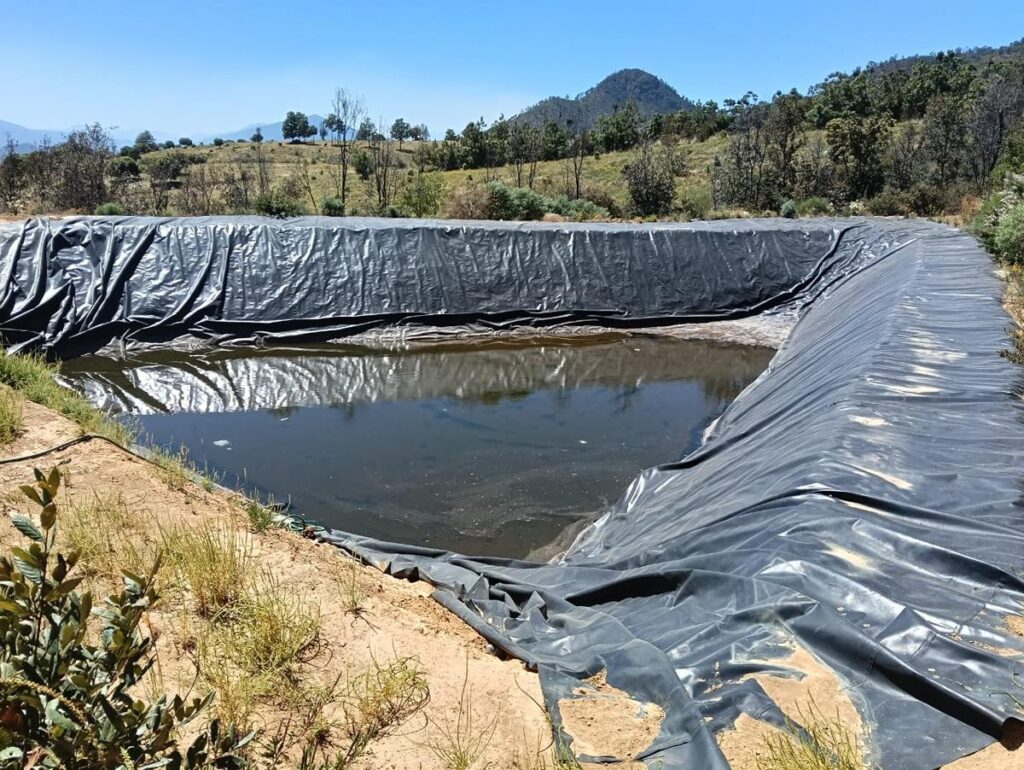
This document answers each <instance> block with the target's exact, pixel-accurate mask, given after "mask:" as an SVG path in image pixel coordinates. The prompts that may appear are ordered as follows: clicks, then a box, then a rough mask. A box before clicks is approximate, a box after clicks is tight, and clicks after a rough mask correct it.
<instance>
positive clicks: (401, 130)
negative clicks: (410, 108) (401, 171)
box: [391, 118, 410, 150]
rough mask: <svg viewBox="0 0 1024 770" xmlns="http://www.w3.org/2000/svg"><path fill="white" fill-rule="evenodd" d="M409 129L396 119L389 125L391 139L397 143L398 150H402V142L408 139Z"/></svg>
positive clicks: (403, 122) (399, 119)
mask: <svg viewBox="0 0 1024 770" xmlns="http://www.w3.org/2000/svg"><path fill="white" fill-rule="evenodd" d="M409 131H410V127H409V124H408V123H406V122H405V120H404V119H402V118H397V119H396V120H395V122H394V123H392V124H391V138H392V139H394V140H395V141H397V142H398V149H399V150H401V149H402V140H403V139H408V138H409Z"/></svg>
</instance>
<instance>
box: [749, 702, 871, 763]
mask: <svg viewBox="0 0 1024 770" xmlns="http://www.w3.org/2000/svg"><path fill="white" fill-rule="evenodd" d="M798 715H799V719H800V722H801V723H802V727H801V726H800V725H797V724H795V723H793V722H788V724H787V729H786V730H785V731H783V732H777V733H775V734H772V735H768V736H766V737H765V739H764V743H763V745H762V753H761V754H760V755H759V756H758V758H757V769H758V770H869V766H868V765H867V764H866V763H865V761H864V756H863V754H862V752H861V747H860V744H859V742H858V740H857V736H856V735H855V734H854V733H853V732H852V731H851V730H850V729H849V728H848V727H847V726H846V725H845V724H843V722H842V721H841V720H840V719H839V715H838V713H837V714H836V716H835V717H834V718H832V717H826V716H825V715H824V714H822V713H821V711H820V710H819V709H818V707H817V706H816V705H815V704H814V701H813V700H812V701H811V702H810V705H809V706H808V707H807V710H806V713H805V712H804V710H803V709H802V708H800V709H798Z"/></svg>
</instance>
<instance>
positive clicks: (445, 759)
mask: <svg viewBox="0 0 1024 770" xmlns="http://www.w3.org/2000/svg"><path fill="white" fill-rule="evenodd" d="M499 716H500V713H498V712H495V713H494V714H493V715H492V716H491V717H490V718H483V719H481V717H480V715H479V714H477V713H476V710H475V709H474V708H473V693H472V691H471V690H470V688H469V659H468V658H467V659H466V673H465V676H464V678H463V680H462V692H461V695H460V696H459V708H458V711H457V712H456V715H455V719H454V720H452V719H451V718H450V717H449V716H448V715H447V714H445V715H444V718H443V719H441V720H438V721H434V720H432V724H433V727H434V736H433V737H432V738H431V739H430V740H429V741H428V742H427V748H429V749H430V751H431V753H433V755H434V756H435V757H437V758H438V760H440V761H441V763H442V764H443V765H444V766H445V768H446V770H472V769H473V768H474V767H476V766H477V764H478V763H479V762H480V760H481V759H483V757H484V755H485V754H486V753H487V749H488V748H489V747H490V745H491V740H492V739H493V738H494V732H495V730H497V728H498V717H499Z"/></svg>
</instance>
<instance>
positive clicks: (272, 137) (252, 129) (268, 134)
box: [192, 115, 324, 142]
mask: <svg viewBox="0 0 1024 770" xmlns="http://www.w3.org/2000/svg"><path fill="white" fill-rule="evenodd" d="M306 117H307V118H308V119H309V124H310V125H311V126H316V127H318V128H319V127H320V124H321V123H323V121H324V119H323V117H322V116H320V115H307V116H306ZM283 124H284V120H279V121H277V122H276V123H253V124H252V125H248V126H243V127H242V128H239V129H236V130H234V131H225V132H224V133H221V134H194V135H193V136H192V139H193V140H195V141H197V142H209V141H211V140H213V139H216V138H218V137H219V138H220V139H249V138H250V137H251V136H252V135H253V134H255V133H256V129H257V128H258V129H259V130H260V133H262V134H263V138H264V140H266V141H268V142H280V141H284V134H282V133H281V126H282V125H283Z"/></svg>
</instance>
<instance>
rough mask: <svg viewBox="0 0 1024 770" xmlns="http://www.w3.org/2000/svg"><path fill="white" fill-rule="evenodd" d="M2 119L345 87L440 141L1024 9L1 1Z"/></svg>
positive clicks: (318, 98) (325, 94)
mask: <svg viewBox="0 0 1024 770" xmlns="http://www.w3.org/2000/svg"><path fill="white" fill-rule="evenodd" d="M0 6H2V7H0V24H2V26H3V28H4V31H3V44H2V46H0V72H2V73H3V75H2V76H0V119H3V120H8V121H11V122H14V123H19V124H21V125H25V126H28V127H31V128H46V129H60V128H63V127H66V126H70V125H76V124H81V123H84V122H92V121H99V122H101V123H103V124H104V125H117V126H120V127H121V128H122V129H126V128H130V129H137V128H143V127H148V128H152V129H156V130H160V131H165V132H169V133H171V134H174V135H178V134H185V135H187V134H189V133H194V134H201V133H211V132H217V131H228V130H231V129H235V128H239V127H241V126H243V125H247V124H251V123H256V122H270V121H274V120H280V119H281V118H282V117H283V114H284V112H285V111H286V110H289V109H298V110H302V111H305V112H308V113H314V112H315V113H319V114H325V113H326V112H327V110H328V105H329V101H330V96H331V94H332V92H333V89H334V87H335V86H336V85H341V86H344V87H346V88H348V89H350V90H352V91H354V92H356V93H358V94H361V95H363V97H364V100H365V102H366V105H367V107H368V109H369V111H370V113H371V115H373V116H375V117H376V116H379V117H383V118H386V119H389V120H390V119H393V118H395V117H398V116H402V117H405V118H406V119H407V120H409V121H412V122H417V123H418V122H425V123H427V124H428V126H429V127H430V128H431V130H432V131H433V132H434V133H435V134H440V133H442V132H443V130H444V129H445V128H447V127H453V128H456V129H461V128H462V127H463V126H464V125H465V124H466V122H468V121H469V120H472V119H475V118H478V117H481V116H483V117H484V118H486V119H487V120H488V121H490V120H493V119H494V118H495V117H497V116H498V115H499V114H500V113H503V112H504V113H505V114H513V113H515V112H517V111H518V110H519V109H521V108H522V107H524V106H527V105H529V104H531V103H532V102H535V101H536V100H538V99H540V98H543V97H545V96H550V95H563V96H564V95H573V96H574V95H576V94H577V93H579V92H580V91H583V90H585V89H586V88H588V87H589V86H591V85H593V84H595V83H596V82H597V81H599V80H600V79H601V78H603V77H604V76H605V75H607V74H609V73H611V72H613V71H615V70H618V69H622V68H623V67H640V68H642V69H646V70H649V71H650V72H653V73H654V74H656V75H658V76H660V77H661V78H663V79H664V80H666V81H667V82H668V83H670V84H671V85H672V86H674V87H675V88H676V89H677V90H678V91H679V92H680V93H682V94H683V95H685V96H688V97H690V98H693V99H718V100H721V99H723V98H727V97H729V96H739V95H741V94H742V93H743V92H745V91H746V90H748V89H749V90H753V91H755V92H757V93H759V94H761V95H762V96H768V95H770V94H771V93H773V92H774V91H775V90H777V89H788V88H790V87H793V86H796V87H798V88H800V89H801V90H804V89H806V88H807V87H808V86H809V85H811V84H813V83H814V82H817V81H818V80H820V79H821V78H822V77H824V76H825V75H827V74H828V73H829V72H832V71H835V70H846V69H850V68H852V67H854V66H856V65H858V64H863V63H865V62H867V61H869V60H872V59H885V58H888V57H889V56H891V55H893V54H901V55H903V54H911V53H926V52H930V51H934V50H939V49H945V48H950V47H957V46H961V47H969V46H976V45H1000V44H1005V43H1008V42H1011V41H1012V40H1015V39H1018V38H1021V37H1024V3H1022V2H1020V1H1019V0H1015V1H1014V0H1005V1H1004V2H983V1H981V2H974V3H965V2H963V0H960V1H959V2H945V1H944V0H930V2H924V1H918V0H912V1H910V2H905V1H903V0H889V1H888V2H877V1H876V0H864V1H862V2H843V3H831V2H821V0H818V2H814V3H805V2H790V3H784V2H763V3H762V2H758V3H754V2H748V3H742V2H725V1H723V0H705V1H704V2H676V3H670V2H661V3H656V2H648V1H647V0H618V1H617V2H609V1H608V0H587V2H576V1H575V0H574V1H573V2H557V1H556V0H551V1H550V2H540V1H539V0H538V1H535V0H521V1H520V2H515V1H513V0H506V1H505V2H486V1H485V0H477V1H476V2H465V1H464V0H445V2H441V3H425V2H423V3H421V2H406V3H398V2H385V1H378V2H373V0H370V2H367V1H366V0H363V1H362V2H348V1H347V0H345V1H342V0H336V1H335V2H328V1H322V2H321V1H320V0H308V1H307V2H299V3H287V2H275V3H263V2H258V0H249V1H248V2H236V0H226V1H223V2H219V1H218V0H207V1H206V2H194V1H193V0H162V1H161V2H150V1H148V0H142V2H139V0H135V2H114V1H113V0H89V2H82V1H81V0H61V1H55V0H37V2H24V1H22V0H0Z"/></svg>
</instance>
